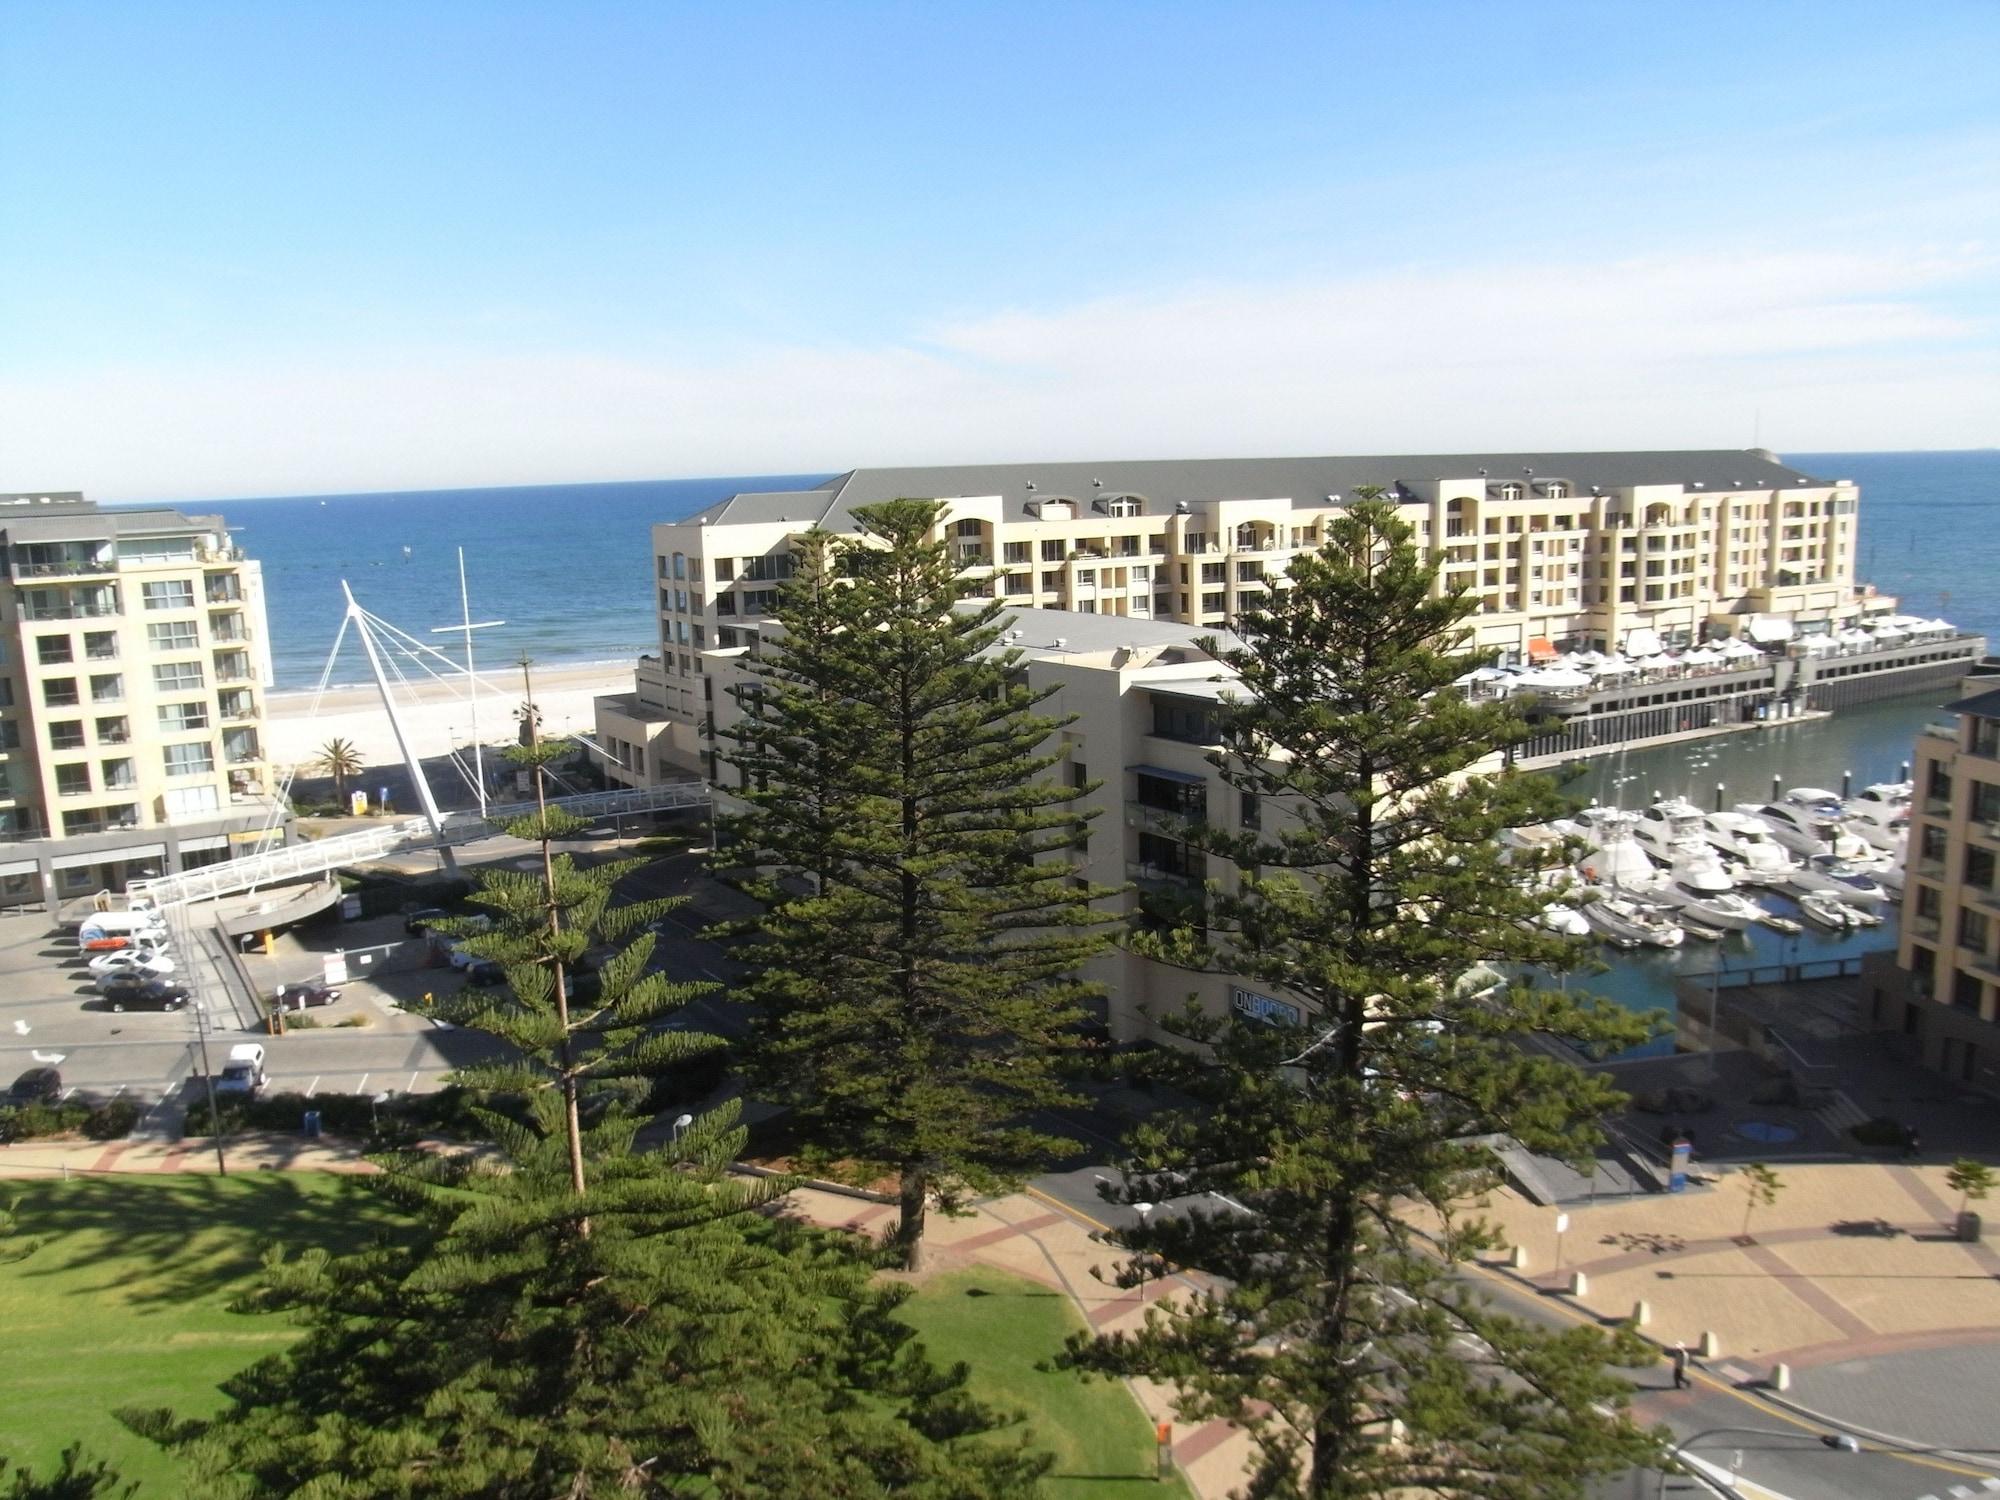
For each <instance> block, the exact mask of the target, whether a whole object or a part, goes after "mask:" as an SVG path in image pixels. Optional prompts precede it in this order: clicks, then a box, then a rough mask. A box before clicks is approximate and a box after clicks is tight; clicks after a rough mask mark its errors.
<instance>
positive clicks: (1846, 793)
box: [1840, 771, 1854, 801]
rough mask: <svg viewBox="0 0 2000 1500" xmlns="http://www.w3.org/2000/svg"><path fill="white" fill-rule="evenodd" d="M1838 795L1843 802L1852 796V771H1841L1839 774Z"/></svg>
mask: <svg viewBox="0 0 2000 1500" xmlns="http://www.w3.org/2000/svg"><path fill="white" fill-rule="evenodd" d="M1840 795H1841V800H1843V801H1845V800H1846V799H1847V798H1849V797H1852V796H1853V795H1854V773H1853V772H1852V771H1842V772H1841V773H1840Z"/></svg>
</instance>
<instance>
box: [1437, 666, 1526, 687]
mask: <svg viewBox="0 0 2000 1500" xmlns="http://www.w3.org/2000/svg"><path fill="white" fill-rule="evenodd" d="M1513 675H1514V674H1513V673H1511V672H1503V671H1501V670H1500V669H1499V668H1498V667H1474V668H1473V669H1472V670H1471V671H1470V672H1467V673H1466V674H1465V675H1464V676H1463V677H1454V678H1452V680H1451V683H1452V686H1453V687H1464V686H1465V685H1466V684H1467V683H1472V682H1501V681H1504V680H1505V679H1507V678H1508V677H1511V676H1513Z"/></svg>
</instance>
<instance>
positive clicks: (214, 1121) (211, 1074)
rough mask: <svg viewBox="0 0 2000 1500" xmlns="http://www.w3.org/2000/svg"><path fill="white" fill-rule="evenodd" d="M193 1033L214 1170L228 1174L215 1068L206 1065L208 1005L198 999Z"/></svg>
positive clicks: (222, 1174)
mask: <svg viewBox="0 0 2000 1500" xmlns="http://www.w3.org/2000/svg"><path fill="white" fill-rule="evenodd" d="M194 1034H195V1039H196V1041H197V1042H198V1043H199V1044H200V1047H201V1081H202V1082H203V1083H204V1084H205V1085H207V1088H208V1128H209V1129H210V1130H212V1131H213V1132H215V1171H216V1175H217V1176H219V1177H227V1176H228V1175H229V1163H228V1162H227V1161H225V1160H223V1156H222V1111H221V1109H220V1108H219V1107H217V1105H216V1102H215V1070H214V1069H213V1068H211V1067H210V1066H209V1065H208V1007H207V1006H206V1005H204V1004H202V1003H201V1002H200V1001H196V1002H195V1007H194Z"/></svg>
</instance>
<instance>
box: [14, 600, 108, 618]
mask: <svg viewBox="0 0 2000 1500" xmlns="http://www.w3.org/2000/svg"><path fill="white" fill-rule="evenodd" d="M118 613H119V610H118V606H117V605H115V604H28V603H23V604H22V606H21V618H22V619H24V620H109V619H112V618H114V617H116V616H117V614H118Z"/></svg>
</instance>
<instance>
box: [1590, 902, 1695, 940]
mask: <svg viewBox="0 0 2000 1500" xmlns="http://www.w3.org/2000/svg"><path fill="white" fill-rule="evenodd" d="M1583 919H1584V921H1586V922H1588V923H1589V924H1590V925H1591V926H1592V927H1594V928H1595V929H1596V930H1597V931H1599V932H1601V933H1603V934H1604V935H1605V936H1606V937H1607V938H1609V939H1611V941H1612V942H1614V943H1617V944H1619V945H1620V946H1621V947H1626V948H1636V947H1638V946H1639V945H1640V944H1641V943H1648V944H1651V945H1652V946H1653V947H1655V948H1678V947H1679V946H1680V945H1681V940H1682V939H1683V938H1685V937H1686V936H1687V934H1686V933H1684V932H1682V931H1681V929H1680V927H1679V925H1678V924H1676V923H1675V922H1674V921H1672V920H1671V919H1670V918H1669V917H1667V916H1666V915H1665V914H1664V913H1662V912H1660V911H1658V910H1656V909H1655V908H1653V907H1650V906H1648V905H1646V904H1645V903H1644V902H1640V901H1634V900H1632V899H1631V898H1630V897H1627V896H1622V895H1618V894H1616V893H1614V892H1610V891H1606V892H1605V893H1604V894H1603V895H1602V896H1600V897H1599V898H1598V899H1597V900H1595V901H1592V902H1590V903H1589V904H1588V905H1587V906H1585V907H1584V908H1583Z"/></svg>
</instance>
